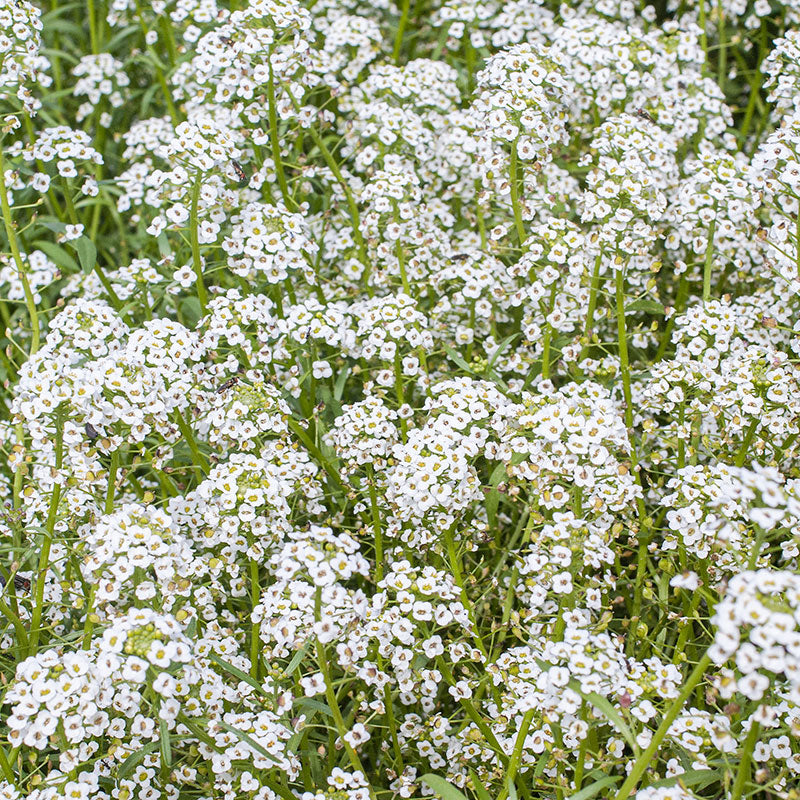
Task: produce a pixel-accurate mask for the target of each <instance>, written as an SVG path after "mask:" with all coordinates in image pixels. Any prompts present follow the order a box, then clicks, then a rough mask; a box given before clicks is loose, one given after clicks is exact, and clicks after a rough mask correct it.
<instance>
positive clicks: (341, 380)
mask: <svg viewBox="0 0 800 800" xmlns="http://www.w3.org/2000/svg"><path fill="white" fill-rule="evenodd" d="M349 374H350V367H345V368H344V369H343V370H342V371H341V372H340V373H339V374H338V375H337V376H336V383H335V385H334V387H333V396H334V398H335V399H336V400H341V399H342V394H343V393H344V384H345V382H346V381H347V376H348V375H349Z"/></svg>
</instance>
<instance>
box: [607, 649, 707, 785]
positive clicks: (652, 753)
mask: <svg viewBox="0 0 800 800" xmlns="http://www.w3.org/2000/svg"><path fill="white" fill-rule="evenodd" d="M709 664H711V656H709V655H708V654H707V653H706V655H704V656H703V657H702V658H701V659H700V661H699V662H698V664H697V666H695V668H694V669H693V670H692V674H691V675H689V677H688V679H687V680H686V683H684V685H683V689H681V692H680V694H679V695H678V696H677V697H676V698H675V700H673V701H672V705H670V707H669V709H668V710H667V713H666V715H665V716H664V718H663V719H662V720H661V724H660V725H659V726H658V728H657V729H656V732H655V733H654V734H653V738H652V739H651V740H650V744H649V745H648V747H647V750H645V751H644V752H643V753H641V755H640V756H639V757H638V758H637V759H636V761H635V762H634V764H633V768H632V769H631V771H630V773H629V774H628V777H627V778H626V779H625V782H624V783H623V784H622V786H621V787H620V790H619V792H617V794H616V796H615V798H614V800H627V798H628V797H630V796H631V794H633V792H634V789H636V787H637V786H638V785H639V781H640V780H641V778H642V775H644V773H645V771H646V770H647V768H648V767H649V766H651V765H652V764H653V762H654V761H655V757H656V753H657V752H658V748H659V746H660V745H661V742H662V741H663V740H664V737H665V736H666V735H667V732H668V731H669V729H670V726H671V725H672V723H673V722H674V721H675V719H676V718H677V716H678V714H680V712H681V709H682V708H683V706H684V704H685V703H686V701H687V700H688V699H689V695H691V693H692V692H693V691H694V687H695V686H697V684H698V683H700V681H701V680H702V678H703V675H704V674H705V671H706V670H707V669H708V666H709Z"/></svg>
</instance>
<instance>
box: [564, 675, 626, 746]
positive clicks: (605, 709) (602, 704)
mask: <svg viewBox="0 0 800 800" xmlns="http://www.w3.org/2000/svg"><path fill="white" fill-rule="evenodd" d="M569 687H570V689H572V690H573V691H575V692H577V693H578V694H579V695H580V696H581V697H583V698H584V699H585V700H586V701H587V702H589V703H591V704H592V705H593V706H594V707H595V708H596V709H597V710H598V711H600V712H601V713H602V714H603V716H605V718H606V719H607V720H608V721H609V722H610V723H611V724H612V725H613V726H614V727H615V728H616V729H617V730H618V731H619V732H620V733H621V734H622V736H623V738H624V739H625V741H626V742H627V743H628V744H629V745H630V746H631V750H633V752H634V753H638V752H639V745H638V744H636V737H635V736H634V735H633V732H632V731H631V729H630V727H629V726H628V724H627V723H626V722H625V720H624V719H622V717H621V716H620V715H619V713H618V712H617V709H616V708H614V706H612V705H611V702H610V701H609V700H608V698H606V697H603V696H602V695H599V694H597V692H589V693H585V692H582V691H581V690H580V685H579V684H578V682H577V681H570V682H569Z"/></svg>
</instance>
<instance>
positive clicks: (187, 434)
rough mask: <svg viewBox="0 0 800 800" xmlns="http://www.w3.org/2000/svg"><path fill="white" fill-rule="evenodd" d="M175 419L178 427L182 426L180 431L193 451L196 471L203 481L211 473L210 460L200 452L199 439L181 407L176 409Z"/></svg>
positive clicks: (198, 477)
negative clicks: (196, 438)
mask: <svg viewBox="0 0 800 800" xmlns="http://www.w3.org/2000/svg"><path fill="white" fill-rule="evenodd" d="M175 419H176V421H177V423H178V428H180V432H181V433H182V434H183V438H184V439H185V440H186V444H188V445H189V450H190V451H191V453H192V458H193V459H194V466H195V471H196V473H197V480H198V481H201V480H203V477H204V476H205V475H208V473H209V466H208V461H207V460H206V457H205V456H204V455H203V454H202V453H201V452H200V448H199V447H198V446H197V441H196V440H195V438H194V433H193V432H192V429H191V427H190V426H189V424H188V423H187V422H186V419H185V418H184V416H183V414H181V412H180V410H179V409H175Z"/></svg>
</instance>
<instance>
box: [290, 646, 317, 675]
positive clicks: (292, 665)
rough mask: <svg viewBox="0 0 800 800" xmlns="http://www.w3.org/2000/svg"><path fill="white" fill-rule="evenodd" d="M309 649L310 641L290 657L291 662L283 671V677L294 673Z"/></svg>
mask: <svg viewBox="0 0 800 800" xmlns="http://www.w3.org/2000/svg"><path fill="white" fill-rule="evenodd" d="M309 647H311V640H310V639H309V641H307V642H306V643H305V644H304V645H303V646H302V647H301V648H300V649H299V650H298V651H297V652H296V653H295V654H294V655H293V656H292V660H291V661H290V662H289V664H288V666H287V667H286V668H285V669H284V670H283V674H284V675H292V674H293V673H294V671H295V670H296V669H297V668H298V667H299V666H300V662H301V661H302V660H303V658H304V657H305V655H306V653H307V652H308V648H309Z"/></svg>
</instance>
